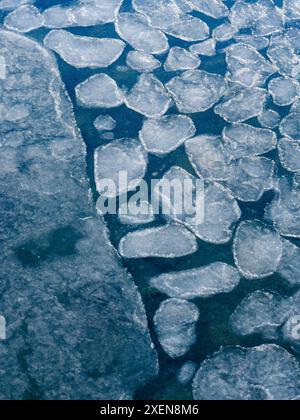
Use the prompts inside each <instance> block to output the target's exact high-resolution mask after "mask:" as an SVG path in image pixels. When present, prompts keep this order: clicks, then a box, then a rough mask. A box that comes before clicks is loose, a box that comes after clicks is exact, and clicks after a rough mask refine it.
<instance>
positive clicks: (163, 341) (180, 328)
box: [154, 299, 200, 359]
mask: <svg viewBox="0 0 300 420" xmlns="http://www.w3.org/2000/svg"><path fill="white" fill-rule="evenodd" d="M199 316H200V314H199V310H198V308H197V306H196V305H194V304H193V303H191V302H187V301H184V300H180V299H168V300H165V301H164V302H163V303H162V304H161V305H160V307H159V309H158V310H157V311H156V313H155V315H154V327H155V331H156V334H157V337H158V340H159V343H160V345H161V346H162V348H163V350H164V351H165V352H166V353H167V354H168V355H169V356H170V357H172V359H176V358H178V357H181V356H183V355H184V354H186V353H187V352H188V351H189V349H190V348H191V346H192V345H193V344H194V343H195V341H196V333H195V326H196V323H197V321H198V319H199Z"/></svg>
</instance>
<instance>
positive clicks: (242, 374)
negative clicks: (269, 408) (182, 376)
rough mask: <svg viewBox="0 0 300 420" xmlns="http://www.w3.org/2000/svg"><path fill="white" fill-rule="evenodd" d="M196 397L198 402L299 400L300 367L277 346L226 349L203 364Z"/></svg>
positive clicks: (199, 372) (197, 376)
mask: <svg viewBox="0 0 300 420" xmlns="http://www.w3.org/2000/svg"><path fill="white" fill-rule="evenodd" d="M193 394H194V399H195V400H217V401H219V400H233V401H234V400H235V401H236V400H242V401H245V400H275V401H276V400H293V399H298V396H299V394H300V366H299V364H298V362H297V360H296V359H295V358H294V356H292V355H291V354H290V353H289V352H288V351H286V350H285V349H283V348H282V347H279V346H277V345H273V344H267V345H262V346H259V347H253V348H247V349H246V348H242V347H225V348H222V349H221V350H219V351H218V352H217V353H215V354H213V355H212V356H211V357H209V358H208V359H206V360H205V361H204V362H203V363H202V365H201V366H200V369H199V370H198V372H197V373H196V376H195V378H194V381H193Z"/></svg>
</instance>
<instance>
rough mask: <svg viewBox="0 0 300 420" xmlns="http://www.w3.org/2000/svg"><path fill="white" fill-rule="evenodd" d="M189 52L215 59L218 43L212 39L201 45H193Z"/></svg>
mask: <svg viewBox="0 0 300 420" xmlns="http://www.w3.org/2000/svg"><path fill="white" fill-rule="evenodd" d="M189 50H190V51H191V52H192V53H194V54H197V55H204V56H207V57H213V56H214V55H216V41H215V39H213V38H210V39H208V40H207V41H203V42H200V43H199V44H194V45H191V46H190V48H189Z"/></svg>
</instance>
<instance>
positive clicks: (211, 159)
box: [185, 135, 231, 181]
mask: <svg viewBox="0 0 300 420" xmlns="http://www.w3.org/2000/svg"><path fill="white" fill-rule="evenodd" d="M185 150H186V154H187V156H188V158H189V160H190V162H191V164H192V166H193V168H194V169H195V171H196V173H197V174H198V175H199V177H202V178H208V179H212V180H214V181H225V180H227V179H228V178H229V176H230V170H231V166H230V155H229V154H228V152H227V150H226V149H225V148H224V146H223V143H222V138H221V137H217V136H208V135H202V136H197V137H193V138H191V139H189V140H187V141H186V142H185Z"/></svg>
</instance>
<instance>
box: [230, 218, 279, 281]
mask: <svg viewBox="0 0 300 420" xmlns="http://www.w3.org/2000/svg"><path fill="white" fill-rule="evenodd" d="M282 250H283V247H282V241H281V238H280V235H279V233H278V232H277V231H276V230H275V229H272V228H270V227H269V226H268V225H266V224H265V223H262V222H260V221H258V220H251V221H246V222H242V223H241V224H240V226H239V227H238V229H237V232H236V236H235V239H234V245H233V253H234V259H235V263H236V265H237V267H238V269H239V271H240V272H241V274H242V275H243V276H244V277H246V278H248V279H257V278H263V277H268V276H271V275H272V274H274V273H275V272H276V270H277V268H278V266H279V263H280V260H281V257H282Z"/></svg>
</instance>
